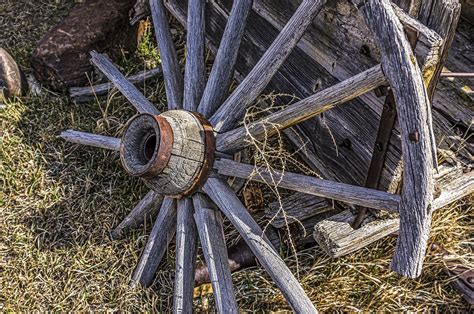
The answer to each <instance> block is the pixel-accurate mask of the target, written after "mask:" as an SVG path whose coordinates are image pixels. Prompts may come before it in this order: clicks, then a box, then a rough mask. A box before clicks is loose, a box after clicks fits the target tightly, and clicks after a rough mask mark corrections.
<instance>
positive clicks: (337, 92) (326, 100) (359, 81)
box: [216, 65, 387, 153]
mask: <svg viewBox="0 0 474 314" xmlns="http://www.w3.org/2000/svg"><path fill="white" fill-rule="evenodd" d="M386 82H387V81H386V79H385V76H384V74H383V72H382V68H381V67H380V66H379V65H378V66H375V67H372V68H370V69H369V70H366V71H364V72H362V73H360V74H358V75H356V76H353V77H351V78H349V79H347V80H344V81H342V82H340V83H337V84H336V85H333V86H331V87H328V88H326V89H324V90H322V91H320V92H317V93H316V94H314V95H312V96H309V97H307V98H305V99H303V100H300V101H298V102H296V103H295V104H292V105H289V106H288V107H286V108H284V109H282V110H279V111H277V112H274V113H271V114H269V115H268V116H266V117H265V118H263V119H261V120H259V121H256V122H252V123H250V124H249V125H247V126H245V127H243V126H242V127H239V128H237V129H234V130H232V131H228V132H225V133H221V134H219V135H218V136H217V138H216V149H217V150H218V151H221V152H226V153H231V152H235V151H238V150H240V149H242V148H243V147H244V146H245V145H248V144H250V143H252V142H251V140H252V139H253V140H261V139H263V138H265V137H270V136H272V135H274V134H276V133H278V131H281V130H283V129H286V128H288V127H290V126H293V125H295V124H297V123H300V122H303V121H305V120H308V119H310V118H313V117H314V116H316V115H318V114H321V113H323V112H325V111H327V110H330V109H332V108H334V107H335V106H338V105H342V104H344V103H346V102H347V101H349V100H352V99H354V98H356V97H359V96H361V95H363V94H365V93H367V92H369V91H371V90H373V89H375V88H376V87H378V86H380V85H383V84H385V83H386Z"/></svg>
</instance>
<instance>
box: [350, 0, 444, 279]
mask: <svg viewBox="0 0 474 314" xmlns="http://www.w3.org/2000/svg"><path fill="white" fill-rule="evenodd" d="M355 4H356V5H357V6H360V9H359V11H360V12H361V13H362V15H363V16H364V19H365V22H366V23H367V25H368V26H369V28H370V29H371V30H372V31H373V33H374V36H375V38H376V41H377V42H378V44H379V48H380V50H381V52H382V67H383V70H384V73H385V75H386V76H387V78H388V80H389V82H390V86H391V87H392V90H393V92H394V95H395V100H396V104H397V113H398V121H399V124H400V129H401V141H402V155H403V188H402V198H401V203H400V208H399V212H400V222H401V226H400V236H399V237H398V242H397V248H396V250H395V256H394V258H393V260H392V269H393V270H395V271H396V272H398V273H400V274H401V275H404V276H406V277H410V278H416V277H418V276H420V274H421V270H422V266H423V260H424V257H425V254H426V248H427V242H428V236H429V231H430V227H431V214H432V210H433V209H432V201H433V188H434V185H433V166H432V165H433V162H434V161H433V157H434V158H436V153H434V155H433V151H432V145H433V144H434V145H436V144H435V143H433V142H432V138H431V132H430V130H429V127H428V125H429V123H430V121H431V115H430V110H429V108H428V107H429V106H431V105H430V101H429V99H428V94H427V91H426V88H425V85H424V83H423V79H422V76H421V72H420V69H419V67H418V63H417V61H416V59H415V57H414V55H413V52H412V50H411V48H410V44H409V43H408V40H407V39H406V37H405V34H404V33H403V28H402V25H401V24H400V22H399V21H398V18H397V17H396V16H395V13H394V12H393V9H392V7H391V4H390V2H389V1H388V0H381V1H374V0H368V1H364V2H359V1H355Z"/></svg>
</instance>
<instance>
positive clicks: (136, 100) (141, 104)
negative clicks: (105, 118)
mask: <svg viewBox="0 0 474 314" xmlns="http://www.w3.org/2000/svg"><path fill="white" fill-rule="evenodd" d="M91 62H92V64H94V65H95V66H96V67H97V68H98V69H99V70H100V71H101V72H102V73H104V75H105V76H106V77H107V78H108V79H109V80H110V81H111V82H112V84H114V86H115V87H117V89H118V90H119V91H120V92H121V93H122V95H123V96H125V98H127V99H128V101H130V103H131V104H132V105H133V106H134V107H135V108H136V109H137V110H138V112H140V113H152V114H160V111H159V110H158V109H156V107H155V106H154V105H153V104H152V103H151V102H150V101H149V100H148V99H146V97H145V96H143V94H142V93H141V92H140V91H139V90H138V89H137V88H136V87H135V86H134V85H133V84H132V83H130V82H129V81H128V80H127V78H126V77H125V76H124V75H123V74H122V73H121V72H120V71H119V70H118V69H117V68H116V67H115V65H114V64H113V63H112V61H110V59H109V58H108V57H107V56H106V55H104V54H100V53H97V52H96V51H91Z"/></svg>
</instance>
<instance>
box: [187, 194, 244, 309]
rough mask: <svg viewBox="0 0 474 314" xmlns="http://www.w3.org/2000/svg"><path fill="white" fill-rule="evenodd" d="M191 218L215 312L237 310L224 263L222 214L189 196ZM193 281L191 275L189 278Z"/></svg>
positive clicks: (201, 199)
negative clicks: (206, 270)
mask: <svg viewBox="0 0 474 314" xmlns="http://www.w3.org/2000/svg"><path fill="white" fill-rule="evenodd" d="M193 204H194V208H195V214H194V219H195V221H196V225H197V227H198V233H199V238H200V239H201V246H202V251H203V253H204V258H205V260H206V264H207V267H208V269H209V274H210V277H211V283H212V291H213V293H214V299H215V301H216V307H217V312H218V313H238V308H237V303H236V301H235V294H234V289H233V286H232V277H231V275H230V269H229V265H228V256H227V246H226V243H225V238H224V229H223V227H222V216H221V213H220V212H219V211H217V210H216V209H214V208H213V207H214V206H212V205H211V204H210V203H209V202H208V200H206V198H205V196H203V195H202V194H199V193H198V194H195V195H194V196H193ZM190 279H192V280H193V281H194V277H192V278H190Z"/></svg>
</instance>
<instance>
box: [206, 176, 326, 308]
mask: <svg viewBox="0 0 474 314" xmlns="http://www.w3.org/2000/svg"><path fill="white" fill-rule="evenodd" d="M203 189H204V191H205V192H206V193H207V194H208V195H209V197H210V198H211V199H212V200H213V201H214V203H216V204H217V206H218V207H219V208H220V209H221V211H222V212H223V213H224V215H225V216H226V217H227V218H228V219H229V220H230V221H231V223H232V224H233V225H234V227H235V228H236V229H237V230H238V231H239V233H240V235H241V236H242V237H243V239H244V240H245V242H247V245H248V246H249V247H250V249H251V250H252V252H253V253H254V254H255V256H256V257H257V259H258V260H259V261H260V264H261V265H262V266H263V268H265V270H266V271H267V273H268V274H269V275H270V277H271V278H272V279H273V281H274V282H275V283H276V285H277V286H278V288H279V289H280V290H281V292H282V293H283V295H284V296H285V299H286V300H287V301H288V303H289V304H290V306H291V307H292V308H293V310H294V311H295V312H298V313H316V312H317V311H316V309H315V307H314V305H313V304H312V302H311V300H310V299H309V298H308V296H307V295H306V294H305V292H304V290H303V288H302V287H301V285H300V284H299V282H298V280H297V279H296V278H295V277H294V276H293V274H292V273H291V271H290V270H289V269H288V267H287V266H286V264H285V262H283V260H282V259H281V257H280V256H279V255H278V253H277V252H276V250H275V248H274V247H273V246H272V244H271V242H270V240H268V238H267V237H266V236H265V235H264V233H263V231H262V229H261V228H260V227H259V226H258V225H257V223H256V222H255V220H253V218H252V217H251V216H250V214H249V212H248V211H247V209H246V208H245V207H244V206H243V205H242V203H241V202H240V201H239V199H238V198H237V196H236V195H235V194H234V192H233V191H232V189H231V188H230V187H229V186H228V185H227V184H226V183H225V182H224V181H222V180H221V179H218V178H211V177H210V178H209V179H208V180H207V182H206V183H205V184H204V186H203Z"/></svg>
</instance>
